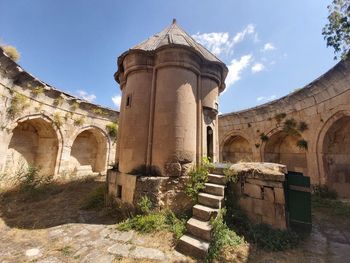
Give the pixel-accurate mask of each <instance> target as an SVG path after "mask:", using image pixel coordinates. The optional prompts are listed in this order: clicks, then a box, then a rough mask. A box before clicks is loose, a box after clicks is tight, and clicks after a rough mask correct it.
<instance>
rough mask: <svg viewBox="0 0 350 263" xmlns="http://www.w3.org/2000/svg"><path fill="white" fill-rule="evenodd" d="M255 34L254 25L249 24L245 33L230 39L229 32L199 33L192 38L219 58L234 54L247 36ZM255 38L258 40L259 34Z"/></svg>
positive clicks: (239, 33)
mask: <svg viewBox="0 0 350 263" xmlns="http://www.w3.org/2000/svg"><path fill="white" fill-rule="evenodd" d="M254 33H255V27H254V25H251V24H249V25H248V26H246V27H245V28H244V29H243V31H241V32H238V33H237V34H236V35H234V36H233V37H230V34H229V33H228V32H212V33H203V34H200V33H197V34H195V35H192V37H193V38H194V40H196V41H197V42H199V43H201V44H202V45H203V46H205V47H206V48H207V49H209V50H210V51H211V52H212V53H213V54H215V55H217V56H219V55H222V54H230V53H232V51H233V47H234V45H235V44H238V43H239V42H242V41H243V40H244V39H245V37H246V36H247V35H253V34H254ZM253 36H254V39H256V38H257V34H254V35H253Z"/></svg>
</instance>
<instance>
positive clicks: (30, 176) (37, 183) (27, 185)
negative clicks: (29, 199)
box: [16, 165, 52, 192]
mask: <svg viewBox="0 0 350 263" xmlns="http://www.w3.org/2000/svg"><path fill="white" fill-rule="evenodd" d="M39 172H40V167H37V166H34V165H28V167H27V168H26V169H25V170H22V169H21V170H19V171H18V172H17V173H16V178H17V180H18V183H19V186H20V189H21V190H22V191H24V192H33V191H35V190H37V189H38V188H39V187H41V186H44V185H46V184H49V183H50V182H51V181H52V176H40V175H39Z"/></svg>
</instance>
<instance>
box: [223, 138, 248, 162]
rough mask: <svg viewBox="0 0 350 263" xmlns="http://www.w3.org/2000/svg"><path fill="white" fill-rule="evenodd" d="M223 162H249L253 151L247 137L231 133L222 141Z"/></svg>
mask: <svg viewBox="0 0 350 263" xmlns="http://www.w3.org/2000/svg"><path fill="white" fill-rule="evenodd" d="M222 160H223V161H224V162H231V163H237V162H239V161H244V162H251V161H252V160H253V151H252V147H251V146H250V144H249V142H248V140H247V139H245V138H243V137H242V136H239V135H233V136H231V137H230V138H228V139H227V140H226V141H225V142H224V146H223V149H222Z"/></svg>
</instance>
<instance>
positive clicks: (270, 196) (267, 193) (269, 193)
mask: <svg viewBox="0 0 350 263" xmlns="http://www.w3.org/2000/svg"><path fill="white" fill-rule="evenodd" d="M264 200H267V201H270V202H271V203H274V202H275V194H274V191H273V188H270V187H264Z"/></svg>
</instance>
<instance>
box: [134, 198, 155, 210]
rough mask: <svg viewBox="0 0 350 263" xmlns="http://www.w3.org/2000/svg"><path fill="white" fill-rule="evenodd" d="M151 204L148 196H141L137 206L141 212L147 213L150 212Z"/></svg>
mask: <svg viewBox="0 0 350 263" xmlns="http://www.w3.org/2000/svg"><path fill="white" fill-rule="evenodd" d="M152 206H153V205H152V202H151V200H150V199H149V198H148V196H142V197H141V200H140V201H139V202H138V203H137V207H138V209H139V210H140V211H141V213H142V214H149V213H150V212H151V209H152Z"/></svg>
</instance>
